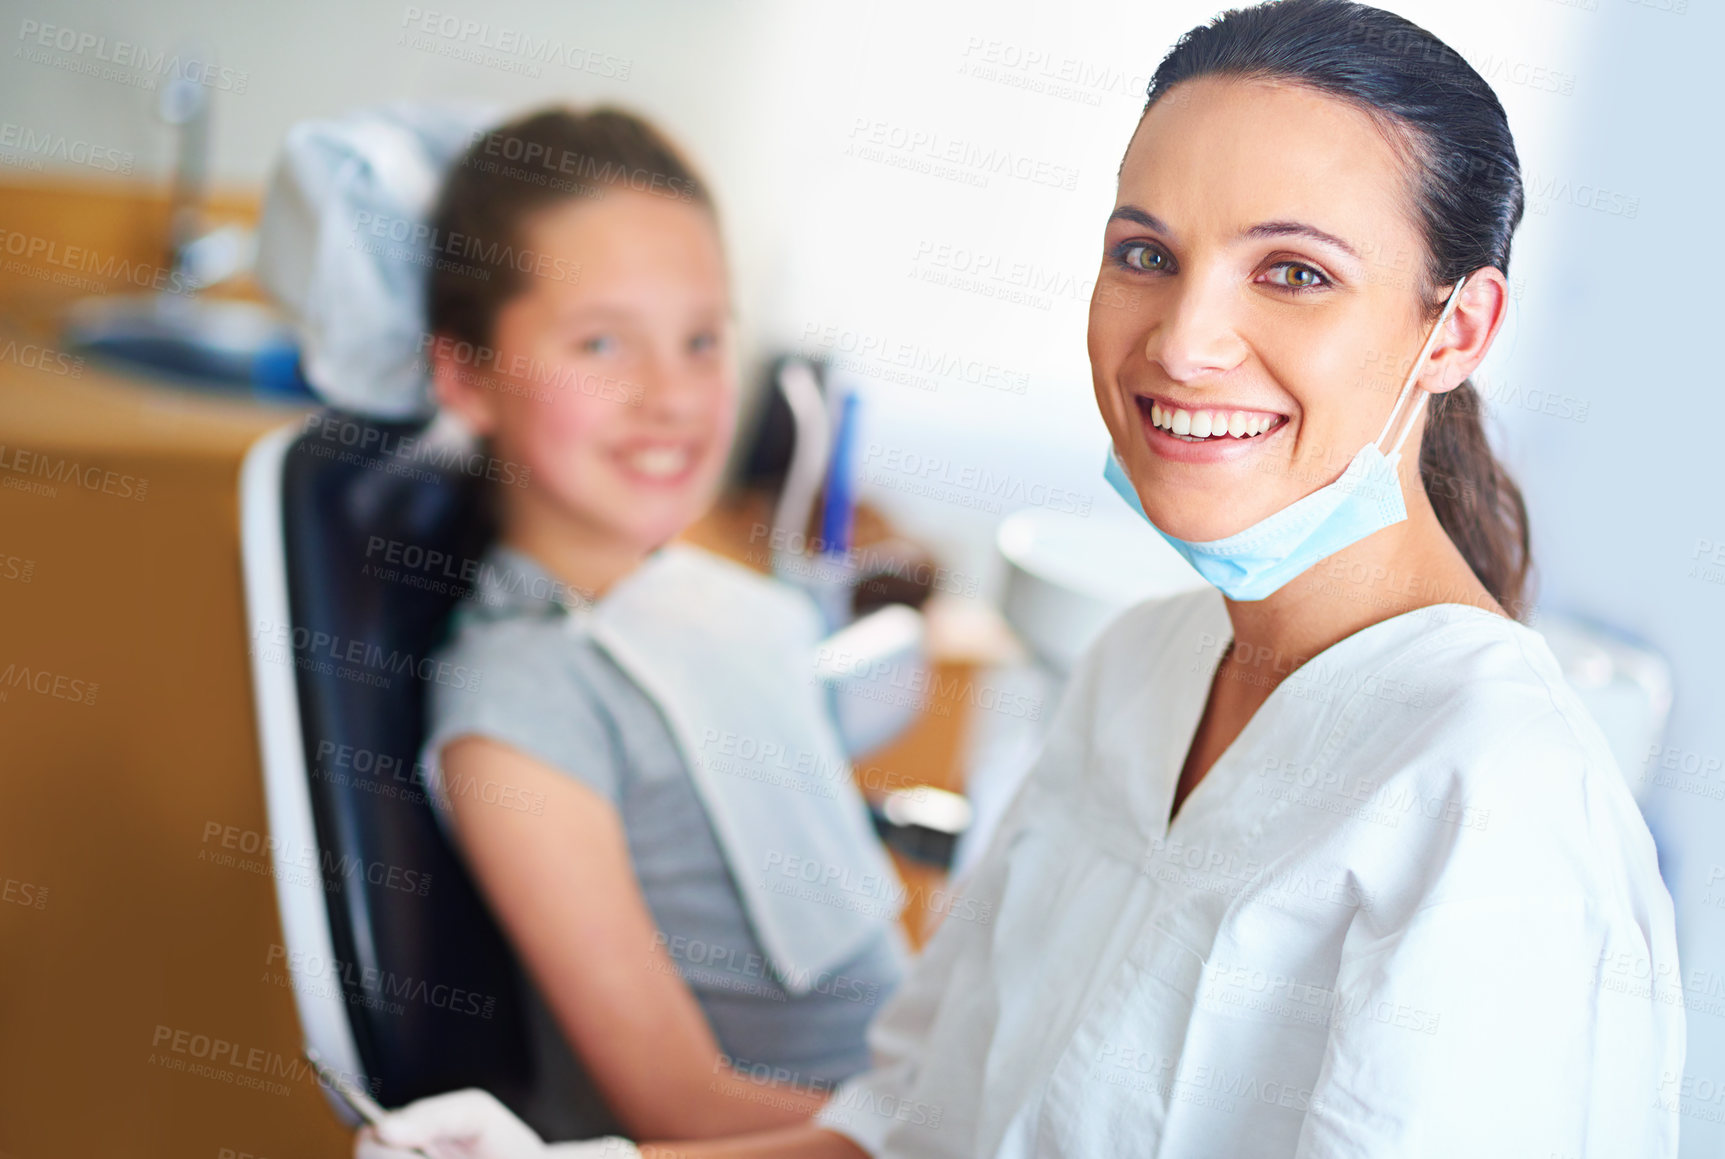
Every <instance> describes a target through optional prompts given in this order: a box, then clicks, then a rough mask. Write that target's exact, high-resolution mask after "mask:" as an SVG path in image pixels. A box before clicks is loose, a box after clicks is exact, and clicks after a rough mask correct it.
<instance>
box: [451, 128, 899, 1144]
mask: <svg viewBox="0 0 1725 1159" xmlns="http://www.w3.org/2000/svg"><path fill="white" fill-rule="evenodd" d="M430 224H431V227H432V228H431V234H430V236H431V238H432V239H433V248H434V253H435V257H436V259H437V261H436V265H435V272H434V273H433V274H432V275H431V280H430V287H429V318H428V330H429V332H430V333H431V334H432V335H434V336H435V337H434V340H433V341H432V342H431V343H430V344H429V351H430V355H431V358H432V370H433V380H434V383H435V388H436V393H437V398H438V401H439V403H440V405H441V406H442V407H444V408H445V409H446V410H448V411H451V412H454V413H455V414H456V415H458V416H460V418H461V419H463V420H464V421H465V424H466V425H467V426H468V427H470V428H471V429H472V430H473V431H474V432H475V433H476V434H477V435H478V436H480V437H481V439H482V440H483V442H484V444H485V450H486V453H487V454H488V455H489V456H491V457H492V459H494V460H495V461H496V462H498V463H500V464H505V465H507V466H508V467H509V468H510V471H509V476H510V477H511V478H513V479H515V480H523V479H524V480H525V483H524V484H523V485H516V486H498V487H497V488H496V491H495V500H496V504H497V511H496V514H497V516H498V520H499V525H500V534H499V537H498V540H497V542H496V545H495V546H494V547H493V548H492V549H491V551H490V553H489V554H488V556H487V557H486V558H485V559H484V560H483V562H482V566H481V567H480V569H479V574H480V579H479V584H478V590H477V591H476V592H475V594H474V597H473V598H472V599H470V600H469V601H467V602H466V603H465V604H464V605H463V606H462V607H461V609H460V610H459V611H458V613H457V616H456V621H455V627H454V631H453V635H452V638H451V640H450V642H449V644H448V645H447V646H446V649H445V652H444V658H445V659H447V660H448V661H449V662H451V663H453V664H458V665H463V666H465V667H467V668H468V669H470V670H473V671H476V672H478V673H479V674H480V678H479V680H478V681H477V688H476V689H475V688H472V687H469V688H463V689H452V688H442V687H439V688H437V689H435V690H434V696H433V699H432V701H431V704H430V710H429V712H430V721H431V727H430V736H429V739H428V742H427V745H426V756H427V763H428V765H430V766H431V767H432V768H434V769H436V770H437V773H436V776H437V779H438V782H439V784H438V789H439V799H440V804H441V810H440V811H441V813H442V815H443V816H444V818H445V820H446V821H447V822H448V824H449V826H450V827H451V829H452V831H453V833H454V836H455V837H456V839H457V841H458V844H459V846H460V848H461V850H462V852H463V854H464V855H465V858H466V860H467V862H468V864H469V866H470V867H471V870H472V872H473V875H474V877H475V878H476V880H477V882H478V884H479V886H480V888H481V890H482V892H483V893H484V895H485V897H486V898H487V899H488V901H489V903H490V904H491V906H492V908H493V910H494V911H495V913H496V914H497V916H498V918H499V920H500V922H501V924H502V926H503V927H504V929H505V931H506V932H507V934H508V935H509V937H510V939H511V941H512V942H513V944H514V946H515V948H516V950H517V952H518V954H519V956H520V958H521V960H522V962H523V964H524V965H525V967H526V968H527V970H528V971H529V973H530V974H531V975H532V977H533V978H534V980H535V981H536V983H537V984H538V988H539V990H540V991H541V993H542V994H543V995H544V997H545V999H546V1002H547V1005H548V1006H549V1008H550V1010H551V1012H552V1013H553V1015H554V1016H555V1019H556V1021H557V1023H558V1024H559V1026H560V1027H561V1029H562V1031H563V1032H564V1034H565V1036H566V1037H567V1040H568V1042H569V1044H570V1045H571V1046H572V1047H573V1048H574V1053H575V1055H576V1056H577V1057H578V1059H579V1061H580V1063H581V1065H582V1067H583V1068H584V1070H585V1072H586V1079H585V1082H586V1083H587V1084H588V1086H589V1088H590V1089H586V1090H572V1091H570V1092H569V1099H570V1101H571V1103H572V1104H574V1105H576V1106H578V1107H580V1108H582V1115H581V1119H582V1121H581V1122H580V1123H579V1124H578V1133H579V1134H587V1135H592V1134H600V1133H603V1132H605V1131H614V1130H619V1129H621V1130H625V1131H627V1132H628V1133H630V1134H631V1135H635V1136H638V1137H670V1138H687V1137H694V1136H708V1135H714V1134H729V1133H735V1132H738V1131H748V1130H757V1129H761V1128H765V1127H771V1126H775V1125H780V1124H785V1123H792V1122H797V1121H801V1120H804V1119H806V1118H807V1117H808V1115H809V1114H810V1113H811V1112H812V1111H813V1110H814V1109H815V1108H816V1107H817V1106H819V1105H820V1103H821V1101H822V1098H823V1095H822V1093H821V1092H822V1091H824V1090H826V1089H828V1088H830V1087H831V1086H832V1085H833V1084H834V1083H836V1082H837V1081H838V1080H840V1079H843V1078H845V1077H846V1076H849V1075H851V1074H853V1073H855V1072H857V1071H859V1070H861V1069H862V1068H863V1067H864V1066H865V1065H866V1062H867V1055H866V1051H865V1047H864V1039H863V1034H864V1029H865V1027H866V1026H867V1025H868V1023H869V1021H870V1019H871V1017H872V1015H873V1014H874V1012H875V1010H876V1009H877V1007H878V1006H879V1005H880V1004H881V1003H882V1002H884V1000H885V999H886V997H887V996H888V995H889V994H890V993H891V991H892V990H893V988H894V986H895V984H896V983H897V981H898V978H899V975H900V972H901V969H902V966H903V962H904V959H905V953H906V951H905V947H904V943H903V941H902V939H901V936H900V933H899V931H898V928H897V925H896V923H895V922H894V921H893V915H892V914H891V913H890V912H885V910H884V908H883V907H881V906H879V905H876V904H866V905H858V904H855V903H856V902H857V900H858V899H857V898H856V897H855V896H852V895H851V894H849V893H847V892H846V891H847V890H854V888H855V884H856V883H857V882H863V881H875V882H880V881H883V880H887V878H885V877H883V876H882V875H890V874H891V873H892V870H891V867H890V863H889V862H888V861H887V860H886V858H885V855H884V852H883V851H882V849H881V848H880V846H879V844H878V842H877V841H876V840H875V837H874V834H873V832H872V830H871V828H870V827H869V824H868V820H867V814H866V810H865V808H864V806H863V804H862V801H861V798H860V796H859V795H858V793H857V791H856V789H855V787H854V786H853V784H852V783H851V781H850V778H849V773H848V767H847V766H846V765H845V762H844V759H843V756H842V753H841V751H840V749H839V745H838V741H837V738H836V735H835V733H834V731H833V729H832V726H831V724H830V722H829V721H828V720H827V719H826V717H825V716H824V711H825V709H824V701H823V700H822V691H821V689H820V687H819V685H818V683H817V682H815V681H814V680H812V679H811V673H812V669H811V664H812V661H813V658H814V654H813V649H814V645H815V642H816V640H817V638H818V635H819V632H820V630H821V626H820V622H819V618H818V616H817V615H816V612H815V610H814V607H813V605H812V603H810V602H809V601H807V600H806V599H805V598H803V597H802V596H801V594H800V593H798V592H796V591H795V590H793V589H791V588H789V587H787V586H785V585H783V584H781V583H779V582H777V581H774V580H771V579H767V578H765V577H762V576H759V575H756V574H755V573H753V572H750V571H747V570H745V569H743V568H741V567H738V566H736V565H733V564H731V563H728V562H725V561H722V560H720V559H719V558H718V557H716V556H712V555H709V554H707V553H705V552H701V551H698V550H696V549H693V548H689V547H683V546H676V545H672V546H667V545H668V544H669V543H670V541H671V540H672V539H673V538H674V537H675V536H676V535H677V534H678V533H679V532H681V531H683V530H684V529H685V528H686V527H688V526H689V525H690V523H691V522H693V521H694V520H695V519H696V518H697V517H698V516H699V515H700V514H701V513H702V512H703V510H704V509H705V508H706V507H707V505H708V504H709V502H710V501H711V500H712V498H713V496H714V493H715V490H716V488H717V486H718V483H719V480H720V474H721V470H722V468H723V466H724V463H725V460H726V454H727V452H728V450H729V449H730V446H731V439H732V434H733V430H734V427H735V421H736V410H737V389H736V371H735V366H734V356H733V350H732V334H731V303H730V298H729V294H728V289H727V276H726V265H725V257H724V253H723V249H722V247H721V244H720V238H719V231H718V223H717V221H716V218H715V213H714V207H713V204H712V201H711V200H710V197H709V195H708V192H707V189H706V186H705V185H704V184H703V183H702V182H701V180H700V179H699V178H698V177H697V175H696V174H695V173H694V172H693V171H692V170H691V169H690V167H689V166H688V165H687V164H686V163H685V162H684V160H683V159H682V157H681V156H679V154H678V153H677V151H676V150H675V149H674V148H673V147H672V146H671V145H670V144H669V143H668V142H667V141H666V140H665V139H664V138H663V137H662V136H661V135H660V134H659V133H658V132H657V131H655V130H654V129H653V128H652V127H651V126H649V125H648V124H646V123H644V122H643V121H641V120H639V119H637V118H635V117H633V116H630V115H627V114H624V113H620V112H615V111H608V110H601V111H596V112H591V113H586V114H578V113H573V112H568V111H562V110H552V111H545V112H540V113H536V114H534V115H531V116H527V117H525V118H523V119H520V120H517V121H515V122H513V123H511V124H508V125H505V126H503V127H502V128H499V129H496V130H493V131H492V132H490V133H487V134H486V135H484V136H483V137H481V138H479V139H478V140H476V141H475V142H474V143H473V144H472V146H471V147H470V148H469V149H468V151H467V153H466V155H465V156H464V157H463V158H462V159H461V161H460V162H459V163H458V164H456V165H455V166H454V167H453V168H452V170H451V172H450V173H449V175H448V176H447V178H446V181H445V185H444V188H443V190H442V194H441V197H440V200H439V202H438V205H437V208H436V211H435V216H434V220H433V221H432V222H431V223H430ZM500 474H501V472H500ZM524 803H525V807H524ZM881 893H882V891H881V890H880V889H878V888H876V889H874V890H873V891H872V892H871V893H870V894H869V897H868V899H867V900H869V901H871V902H872V901H873V900H874V899H875V898H878V897H879V896H880V895H881Z"/></svg>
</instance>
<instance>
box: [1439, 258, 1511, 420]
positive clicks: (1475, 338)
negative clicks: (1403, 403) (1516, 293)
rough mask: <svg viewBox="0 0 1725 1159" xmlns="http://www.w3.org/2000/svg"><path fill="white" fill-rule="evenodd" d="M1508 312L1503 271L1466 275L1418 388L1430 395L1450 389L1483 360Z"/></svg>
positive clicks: (1486, 269) (1487, 269)
mask: <svg viewBox="0 0 1725 1159" xmlns="http://www.w3.org/2000/svg"><path fill="white" fill-rule="evenodd" d="M1508 311H1509V283H1508V282H1506V281H1505V280H1504V277H1503V271H1501V270H1499V269H1497V268H1495V267H1493V266H1485V267H1483V268H1481V269H1478V270H1475V271H1474V272H1473V273H1472V274H1470V275H1469V276H1468V279H1467V285H1465V286H1463V287H1462V291H1461V300H1460V301H1458V302H1457V303H1456V304H1455V309H1454V310H1453V311H1451V313H1450V316H1449V320H1448V321H1447V322H1445V323H1444V328H1443V331H1442V333H1440V334H1439V335H1438V340H1437V344H1436V345H1435V346H1433V347H1432V353H1431V358H1430V359H1429V360H1427V362H1426V367H1425V370H1424V371H1423V372H1421V374H1420V386H1421V387H1423V388H1424V389H1426V390H1428V391H1430V392H1431V393H1433V394H1443V393H1444V392H1445V391H1450V390H1454V389H1455V388H1456V387H1458V386H1460V385H1461V384H1462V383H1463V382H1465V381H1467V376H1468V375H1470V374H1472V373H1473V372H1474V370H1475V368H1477V367H1478V366H1479V364H1480V363H1481V362H1482V361H1484V359H1485V355H1486V351H1488V350H1490V349H1491V344H1492V340H1493V339H1494V338H1496V337H1497V331H1498V328H1499V327H1500V326H1502V325H1503V319H1504V315H1505V314H1506V313H1508Z"/></svg>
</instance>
